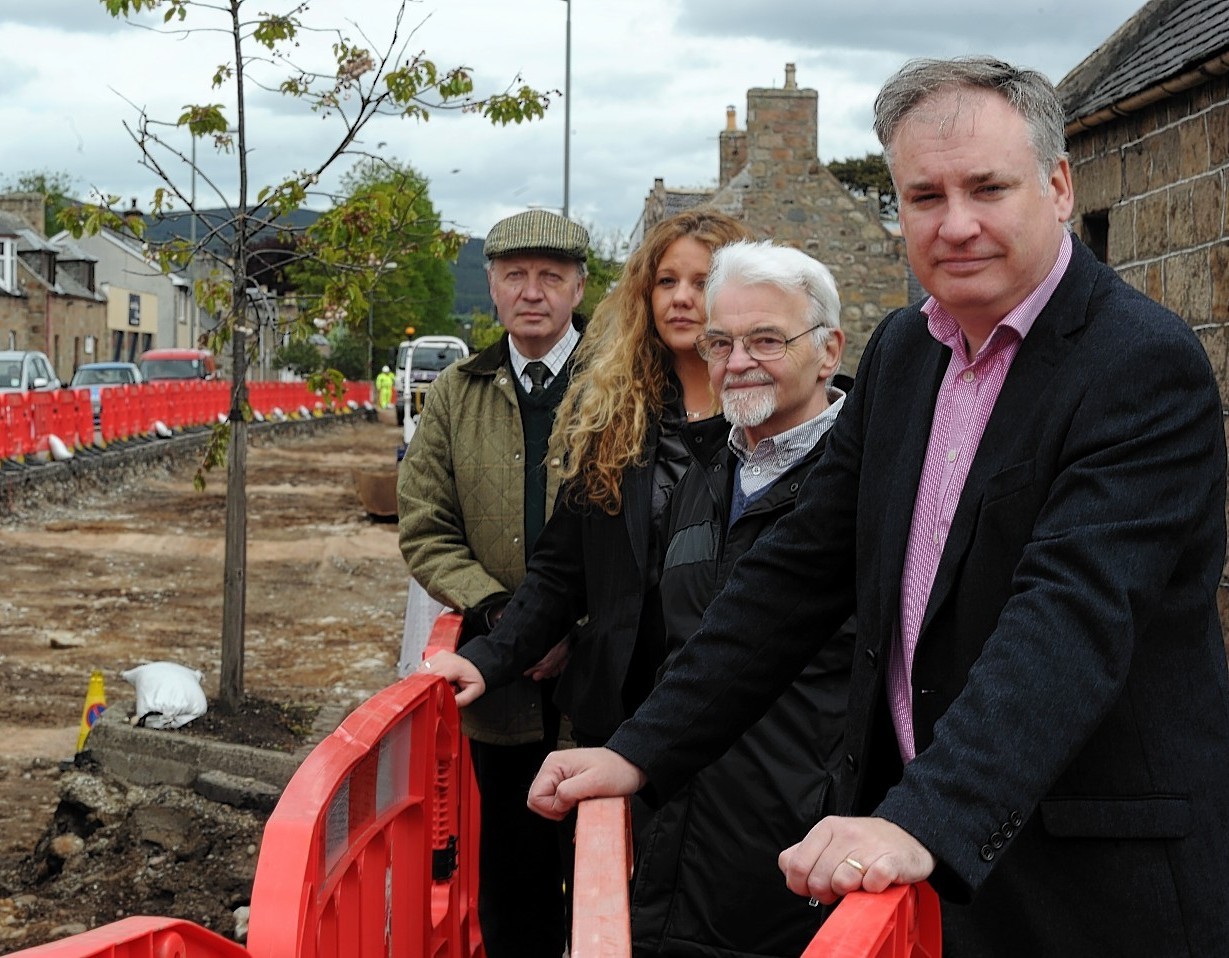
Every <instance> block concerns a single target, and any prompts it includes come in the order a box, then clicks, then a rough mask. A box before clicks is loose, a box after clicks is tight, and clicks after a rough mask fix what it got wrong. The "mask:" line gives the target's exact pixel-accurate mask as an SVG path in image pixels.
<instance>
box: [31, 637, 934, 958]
mask: <svg viewBox="0 0 1229 958" xmlns="http://www.w3.org/2000/svg"><path fill="white" fill-rule="evenodd" d="M459 633H460V616H458V615H456V614H453V613H446V614H444V615H442V616H440V618H439V620H438V621H437V622H436V626H435V629H434V631H433V632H432V635H431V638H430V644H429V645H428V649H427V653H426V654H427V655H431V654H433V653H434V652H435V651H438V650H440V649H451V648H455V646H456V640H457V637H458V635H459ZM479 827H480V823H479V821H478V796H477V789H476V787H475V785H474V780H473V775H472V769H471V766H470V764H469V747H468V744H467V742H466V740H465V738H464V736H463V735H462V734H461V730H460V721H459V716H458V713H457V708H456V702H455V700H454V697H453V693H452V690H451V689H450V688H449V686H448V685H447V684H446V683H445V682H444V680H443V679H440V678H436V677H427V676H425V675H423V674H418V673H415V674H413V675H411V676H409V677H407V678H405V679H403V680H402V681H400V682H399V683H397V684H396V685H393V686H391V687H389V688H387V689H384V690H383V691H382V692H379V693H377V694H376V695H375V696H373V697H372V698H370V699H368V700H367V701H366V702H364V703H363V705H362V706H360V707H359V708H358V709H356V710H355V711H354V712H353V713H352V714H351V715H350V716H349V717H348V718H347V719H346V720H345V721H344V722H343V723H342V724H341V726H340V727H339V728H338V729H337V730H336V731H335V732H333V734H332V735H330V736H329V737H328V738H327V739H325V741H323V742H321V743H320V745H318V746H317V747H316V748H315V749H314V750H313V751H312V753H311V754H310V755H309V756H308V758H307V759H306V760H305V761H304V763H303V765H302V766H300V768H299V769H298V771H297V772H296V773H295V775H294V777H293V778H292V779H291V780H290V783H289V784H288V785H287V786H286V790H285V792H284V793H283V794H282V797H281V799H280V801H279V802H278V804H277V807H276V808H275V809H274V811H273V814H272V815H271V816H270V818H269V821H268V823H267V825H266V827H265V833H264V839H263V841H262V843H261V849H260V857H259V858H258V860H257V866H256V878H255V882H254V885H253V889H252V902H251V916H250V923H249V928H248V937H247V945H246V947H244V946H242V945H239V944H236V943H235V942H233V941H230V940H228V939H226V938H222V937H221V936H219V935H217V934H215V933H214V932H211V931H208V930H206V929H204V928H201V927H200V926H198V925H195V924H193V923H192V922H189V921H182V920H178V919H171V918H154V917H135V918H127V919H124V920H122V921H118V922H115V923H113V924H110V925H106V926H104V927H102V928H98V929H95V930H93V931H90V932H86V933H84V934H81V935H75V936H73V937H71V938H66V939H63V940H61V941H58V942H53V943H51V944H48V945H42V946H39V947H36V948H31V949H27V950H25V951H20V952H15V953H13V954H14V958H18V956H21V958H377V956H378V958H485V955H486V949H485V948H484V946H483V944H482V936H481V933H480V931H479V928H478V911H477V897H478V871H477V848H478V829H479ZM631 864H632V859H631V841H630V832H629V824H628V811H627V802H626V800H625V799H597V800H592V801H588V802H583V803H581V806H580V809H579V810H578V821H577V829H576V872H575V876H574V886H575V887H574V892H573V908H574V912H575V918H574V923H573V929H572V943H571V955H572V958H628V956H629V955H630V954H631V932H630V921H629V912H628V878H629V876H630V872H631ZM939 955H940V931H939V905H938V899H937V898H936V896H935V893H934V892H933V891H932V890H931V889H930V887H929V886H928V885H925V884H920V885H909V886H900V887H897V888H892V889H890V890H888V891H886V892H884V893H883V894H880V895H871V894H867V893H864V892H858V893H855V894H852V895H849V896H847V897H846V898H845V899H844V901H843V902H842V903H841V904H840V906H839V907H838V908H836V910H835V911H834V912H833V914H832V916H831V917H830V918H829V919H828V921H827V922H825V924H824V925H823V926H822V927H821V929H820V931H819V933H818V934H817V935H816V937H815V939H814V941H813V942H812V943H811V945H810V946H809V947H808V948H807V949H806V951H805V952H804V953H803V956H801V958H820V956H828V958H939Z"/></svg>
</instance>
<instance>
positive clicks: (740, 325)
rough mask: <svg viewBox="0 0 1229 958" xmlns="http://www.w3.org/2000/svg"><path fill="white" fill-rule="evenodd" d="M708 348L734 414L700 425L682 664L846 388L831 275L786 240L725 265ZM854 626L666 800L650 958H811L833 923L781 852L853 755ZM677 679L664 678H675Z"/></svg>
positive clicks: (725, 406) (649, 911)
mask: <svg viewBox="0 0 1229 958" xmlns="http://www.w3.org/2000/svg"><path fill="white" fill-rule="evenodd" d="M706 294H707V304H708V322H707V326H706V331H705V334H704V335H703V336H701V337H700V339H699V340H698V341H697V344H696V345H697V348H698V350H699V352H700V355H702V356H703V357H704V358H705V359H706V360H707V361H708V366H709V376H710V379H711V383H712V389H713V392H714V394H715V395H718V396H720V398H721V405H722V410H723V412H724V416H725V419H724V420H723V419H721V418H720V417H717V418H714V419H710V420H706V421H703V422H698V423H691V424H688V425H687V426H686V427H684V429H683V430H682V436H683V439H684V440H685V442H686V443H687V446H688V449H689V451H690V452H691V456H692V462H691V465H690V466H689V468H688V470H687V472H686V473H685V474H684V476H683V478H682V479H681V480H680V481H679V483H678V485H677V486H675V489H674V493H673V494H672V496H671V504H670V510H669V513H668V515H667V519H668V533H667V536H666V537H665V541H667V542H668V543H669V547H668V549H667V553H666V558H665V566H664V569H663V572H662V578H661V594H662V613H663V618H664V620H665V624H666V634H667V642H668V645H667V660H666V665H667V666H668V665H669V664H670V662H672V661H673V659H674V657H675V656H676V655H677V653H678V652H679V650H680V649H681V648H682V647H683V645H684V644H685V643H686V642H687V640H688V639H689V638H690V637H691V636H692V635H693V634H694V633H695V631H696V630H697V628H698V627H699V624H700V619H701V618H702V616H703V614H704V610H705V608H707V606H708V604H709V602H710V601H711V600H712V598H713V596H715V595H716V594H717V592H719V591H720V589H721V587H722V586H723V585H724V584H725V580H726V578H727V576H728V574H729V572H730V569H731V567H732V566H733V565H734V562H735V560H737V559H738V558H739V556H741V555H742V554H743V553H744V552H745V551H746V550H747V549H748V548H750V546H751V544H752V543H753V542H754V541H755V540H756V538H757V537H758V536H759V535H760V533H761V532H764V531H766V530H767V529H769V528H771V526H772V525H773V524H774V523H775V522H776V521H777V519H779V518H780V517H781V516H782V515H784V514H785V513H787V512H790V511H791V510H792V509H793V507H794V502H795V500H796V498H797V493H798V489H799V487H800V486H801V484H802V481H803V479H804V477H805V476H806V474H807V473H808V472H809V471H810V469H811V467H812V466H813V465H814V464H815V462H816V461H817V460H818V458H819V456H820V453H821V452H822V450H823V446H824V437H825V434H826V433H827V431H828V428H829V427H830V426H831V425H832V423H833V422H834V421H835V419H836V416H837V413H838V412H839V411H840V408H841V405H842V404H843V403H844V401H845V393H844V392H843V391H842V390H840V389H837V388H835V387H834V386H832V385H831V380H832V377H833V375H834V373H835V372H836V370H837V367H838V366H839V365H840V361H841V352H842V349H843V347H844V334H843V333H842V332H841V330H840V327H839V323H840V300H839V298H838V296H837V291H836V286H835V284H834V283H833V280H832V276H831V274H830V273H829V272H828V270H827V269H826V268H825V267H824V266H823V265H822V264H820V263H818V262H816V261H815V260H813V259H811V257H809V256H807V255H806V254H804V253H802V252H800V251H798V250H796V249H790V248H787V247H781V246H774V245H772V244H771V243H747V242H742V243H735V244H732V245H730V246H726V247H723V248H722V249H720V250H718V251H717V253H716V254H715V256H714V257H713V262H712V265H711V267H710V270H709V275H708V282H707V284H706ZM853 637H854V629H853V621H852V620H850V622H848V623H847V624H846V626H845V628H844V629H842V631H841V633H840V634H838V636H836V637H835V639H834V641H833V642H832V643H831V645H829V646H826V647H825V648H824V650H823V652H822V653H820V654H819V655H817V656H816V657H815V658H814V659H813V660H812V661H811V662H810V664H809V665H808V666H807V667H806V669H805V670H804V671H803V672H802V674H801V675H799V676H798V678H797V679H796V680H795V681H794V682H793V684H792V685H791V686H790V687H789V688H788V689H786V690H785V692H784V693H783V694H782V695H781V696H780V697H779V698H778V699H777V701H776V703H775V704H774V705H773V706H772V707H771V708H770V709H769V710H768V712H767V713H766V714H765V715H764V716H763V718H761V719H760V721H759V722H758V723H756V724H755V725H754V726H752V728H751V729H749V730H748V731H747V732H746V733H745V734H744V735H743V736H742V738H740V739H739V740H738V741H737V742H735V744H734V745H733V747H731V748H730V749H729V751H727V752H726V753H725V755H723V756H722V757H721V758H720V759H718V760H717V761H716V762H715V763H713V764H712V765H710V766H708V767H707V768H705V769H704V770H703V771H701V772H700V773H699V774H697V775H696V776H695V778H693V779H692V781H691V783H690V784H689V785H688V786H687V787H686V788H685V789H684V790H683V791H682V792H680V793H678V794H677V795H675V797H674V798H673V799H672V800H671V801H670V802H668V803H667V804H666V805H664V806H663V807H662V808H661V809H660V810H659V811H658V813H657V814H656V816H655V817H654V819H653V821H652V823H651V824H650V825H649V826H648V829H647V833H646V834H645V835H644V836H643V840H642V841H640V842H639V854H638V857H637V861H636V869H635V887H634V890H633V897H632V937H633V942H634V953H635V955H636V956H637V958H641V956H649V955H654V956H672V955H679V956H681V955H693V954H697V953H703V954H709V953H710V952H711V953H714V954H715V953H720V954H722V955H730V956H736V955H738V956H741V955H755V956H764V955H779V956H793V955H798V954H800V953H801V952H802V950H803V949H804V948H805V947H806V945H807V943H808V942H809V941H810V940H811V937H812V936H813V935H814V934H815V929H816V928H817V927H818V925H819V921H820V918H821V917H822V916H821V914H820V912H819V911H817V910H816V909H815V908H813V907H808V903H807V900H806V899H805V898H800V897H798V896H797V895H795V894H793V893H792V892H790V891H789V890H788V889H787V888H786V887H785V883H784V881H783V880H782V878H781V874H780V871H779V870H778V868H777V855H778V853H779V851H780V849H781V848H784V847H786V846H788V845H791V844H793V843H794V842H796V841H798V840H800V838H801V837H802V836H803V835H805V834H806V833H807V832H808V831H809V830H810V829H811V827H812V826H813V825H814V824H815V823H816V822H817V821H819V819H820V817H822V816H823V815H824V814H826V813H828V812H830V811H833V809H831V808H829V807H828V798H829V796H830V795H831V794H832V792H833V789H832V773H833V772H834V771H835V770H836V769H837V767H838V764H839V759H840V758H841V756H842V755H843V749H842V743H843V741H844V720H845V704H846V698H847V686H848V679H849V668H850V658H851V653H852V648H853ZM663 668H664V667H663Z"/></svg>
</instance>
